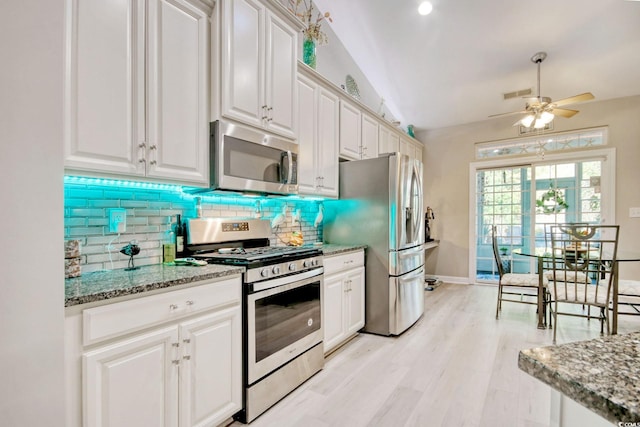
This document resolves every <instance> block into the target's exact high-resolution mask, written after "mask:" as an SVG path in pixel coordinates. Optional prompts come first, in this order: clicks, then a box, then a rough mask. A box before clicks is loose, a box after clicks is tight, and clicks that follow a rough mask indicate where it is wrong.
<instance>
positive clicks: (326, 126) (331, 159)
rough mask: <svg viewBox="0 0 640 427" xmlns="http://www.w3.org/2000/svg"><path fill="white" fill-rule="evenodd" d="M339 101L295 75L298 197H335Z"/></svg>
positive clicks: (307, 79)
mask: <svg viewBox="0 0 640 427" xmlns="http://www.w3.org/2000/svg"><path fill="white" fill-rule="evenodd" d="M338 114H339V100H338V97H337V96H336V95H334V94H333V93H332V92H330V91H329V90H327V89H325V88H324V87H322V86H320V85H318V84H316V83H315V82H313V81H312V80H311V79H309V78H306V77H305V76H303V75H299V76H298V118H299V119H298V120H299V132H298V144H299V151H298V184H299V192H300V194H309V195H323V196H327V197H338V122H339V119H338Z"/></svg>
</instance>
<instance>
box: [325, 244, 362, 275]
mask: <svg viewBox="0 0 640 427" xmlns="http://www.w3.org/2000/svg"><path fill="white" fill-rule="evenodd" d="M323 264H324V274H333V273H337V272H339V271H343V270H349V269H351V268H354V267H360V266H363V265H364V250H362V249H360V250H357V251H355V252H348V253H345V254H340V255H334V256H329V257H325V258H324V260H323Z"/></svg>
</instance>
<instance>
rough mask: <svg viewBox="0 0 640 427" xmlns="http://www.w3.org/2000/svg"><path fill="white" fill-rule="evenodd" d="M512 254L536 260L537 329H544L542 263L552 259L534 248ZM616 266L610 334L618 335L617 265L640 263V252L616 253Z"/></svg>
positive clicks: (603, 259) (602, 260)
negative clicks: (621, 263) (533, 249)
mask: <svg viewBox="0 0 640 427" xmlns="http://www.w3.org/2000/svg"><path fill="white" fill-rule="evenodd" d="M512 254H514V255H522V256H526V257H532V258H537V260H538V329H546V327H547V325H546V323H545V319H544V311H543V307H542V305H543V304H544V284H543V277H544V263H545V261H547V262H548V261H551V260H553V259H555V258H557V257H554V256H553V255H552V254H551V252H550V251H549V249H548V248H536V250H535V251H527V250H525V249H515V250H514V251H513V252H512ZM599 261H600V262H611V261H612V259H611V258H609V259H605V258H602V257H601V258H600V259H599ZM615 262H616V266H615V268H613V292H612V293H613V296H612V307H611V309H610V310H611V311H612V316H611V317H612V318H611V334H612V335H615V334H617V333H618V265H617V264H618V263H620V262H640V252H635V251H620V250H619V251H618V253H617V254H616V260H615Z"/></svg>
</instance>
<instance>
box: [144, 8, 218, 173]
mask: <svg viewBox="0 0 640 427" xmlns="http://www.w3.org/2000/svg"><path fill="white" fill-rule="evenodd" d="M148 10H149V19H148V24H149V35H150V37H149V39H148V40H149V52H148V56H147V57H148V61H149V65H150V66H149V69H150V70H154V71H153V72H150V73H149V77H148V83H147V87H148V97H149V111H148V113H147V117H148V129H149V138H148V142H147V144H149V146H148V147H146V148H147V155H146V156H145V158H146V162H147V175H148V176H152V177H157V178H174V179H180V180H182V181H188V182H202V183H207V181H208V173H207V172H206V171H207V166H208V152H209V113H208V106H209V99H208V96H207V94H208V92H209V66H208V62H209V61H208V57H209V16H208V15H207V13H206V12H205V11H203V10H201V9H198V8H196V7H194V6H192V5H191V4H190V3H189V2H187V1H185V0H150V1H149V8H148Z"/></svg>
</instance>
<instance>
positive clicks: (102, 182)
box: [64, 175, 182, 192]
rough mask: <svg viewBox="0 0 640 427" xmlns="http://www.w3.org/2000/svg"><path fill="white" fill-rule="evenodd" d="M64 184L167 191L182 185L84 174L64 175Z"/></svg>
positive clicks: (178, 189)
mask: <svg viewBox="0 0 640 427" xmlns="http://www.w3.org/2000/svg"><path fill="white" fill-rule="evenodd" d="M64 183H65V184H82V185H96V186H103V187H121V188H138V189H146V190H167V191H180V192H181V191H182V187H181V186H179V185H172V184H157V183H154V182H138V181H127V180H120V179H110V178H91V177H85V176H69V175H65V177H64Z"/></svg>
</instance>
